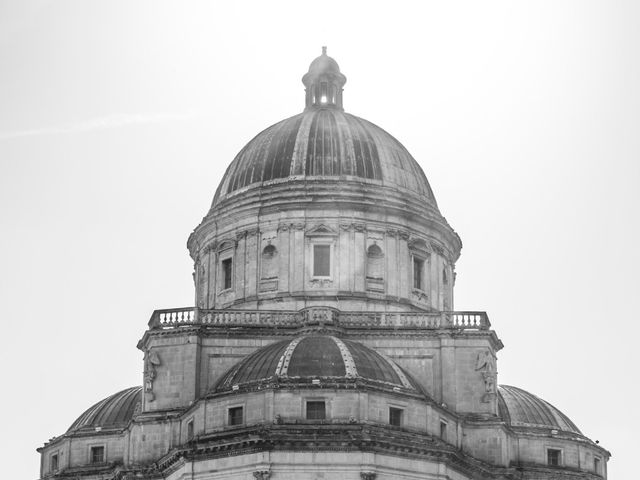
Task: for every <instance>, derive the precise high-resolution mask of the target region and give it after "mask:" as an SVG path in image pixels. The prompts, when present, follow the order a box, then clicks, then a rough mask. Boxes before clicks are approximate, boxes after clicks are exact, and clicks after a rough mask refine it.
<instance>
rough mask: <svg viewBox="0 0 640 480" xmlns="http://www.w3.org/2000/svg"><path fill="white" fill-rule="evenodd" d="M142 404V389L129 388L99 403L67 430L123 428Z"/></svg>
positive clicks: (69, 431)
mask: <svg viewBox="0 0 640 480" xmlns="http://www.w3.org/2000/svg"><path fill="white" fill-rule="evenodd" d="M141 402H142V387H131V388H127V389H126V390H122V391H121V392H118V393H114V394H113V395H111V396H109V397H107V398H105V399H104V400H101V401H99V402H98V403H96V404H95V405H94V406H92V407H91V408H89V409H88V410H87V411H85V412H84V413H83V414H82V415H80V416H79V417H78V419H77V420H76V421H75V422H73V424H72V425H71V426H70V427H69V430H67V433H71V432H75V431H78V430H85V429H90V430H95V429H96V428H100V429H108V428H124V427H126V426H127V425H128V424H129V422H130V421H131V419H132V418H133V414H134V413H135V410H136V407H137V406H138V405H139V404H140V403H141Z"/></svg>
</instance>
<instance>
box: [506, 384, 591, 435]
mask: <svg viewBox="0 0 640 480" xmlns="http://www.w3.org/2000/svg"><path fill="white" fill-rule="evenodd" d="M498 393H499V401H498V407H499V410H500V416H501V417H502V418H503V419H504V420H505V421H506V422H507V423H509V424H510V425H513V426H517V427H542V428H551V429H557V430H563V431H565V432H573V433H579V434H582V432H580V429H578V427H576V425H575V424H574V423H573V422H572V421H571V420H569V418H568V417H567V416H566V415H565V414H564V413H562V412H561V411H560V410H558V409H557V408H556V407H554V406H553V405H551V404H550V403H548V402H546V401H544V400H542V399H541V398H538V397H536V396H535V395H533V394H532V393H529V392H526V391H524V390H522V389H520V388H517V387H511V386H509V385H500V386H499V387H498Z"/></svg>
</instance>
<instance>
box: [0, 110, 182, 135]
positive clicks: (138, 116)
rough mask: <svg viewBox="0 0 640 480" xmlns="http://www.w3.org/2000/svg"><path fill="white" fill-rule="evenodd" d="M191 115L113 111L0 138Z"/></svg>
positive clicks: (141, 122)
mask: <svg viewBox="0 0 640 480" xmlns="http://www.w3.org/2000/svg"><path fill="white" fill-rule="evenodd" d="M192 117H193V112H186V113H113V114H110V115H105V116H103V117H94V118H90V119H87V120H83V121H80V122H74V123H66V124H62V125H55V126H49V127H41V128H32V129H28V130H17V131H13V132H11V131H9V132H0V140H6V139H10V138H19V137H31V136H36V135H56V134H69V133H82V132H92V131H96V130H106V129H109V128H120V127H125V126H127V125H139V124H145V123H161V122H172V121H182V120H187V119H189V118H192Z"/></svg>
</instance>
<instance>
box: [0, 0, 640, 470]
mask: <svg viewBox="0 0 640 480" xmlns="http://www.w3.org/2000/svg"><path fill="white" fill-rule="evenodd" d="M307 5H308V6H307ZM639 21H640V3H637V2H632V1H630V2H623V1H611V0H602V1H600V2H594V1H573V2H570V1H557V0H555V1H536V2H515V1H505V2H498V3H496V2H476V1H471V2H468V3H466V2H436V3H428V2H415V3H408V2H402V1H394V2H390V1H388V2H385V3H377V2H372V1H367V2H355V1H352V2H332V1H325V2H321V3H318V2H313V3H311V2H309V3H307V2H305V3H304V4H303V3H302V2H288V3H285V2H274V1H270V2H257V1H256V2H240V1H236V2H206V1H201V2H196V1H175V2H169V1H162V0H153V1H151V0H149V1H130V0H110V1H108V2H107V1H101V2H99V1H89V0H77V1H67V0H58V1H55V2H54V1H33V0H32V1H24V0H14V1H11V0H0V227H1V228H2V235H0V305H1V307H2V316H3V321H4V329H3V336H2V338H3V339H4V342H3V343H4V346H3V348H2V349H0V361H1V362H2V366H3V368H2V371H3V376H4V381H3V393H4V394H3V395H2V396H1V400H0V401H1V402H2V403H1V407H2V408H1V411H2V412H3V413H4V416H5V418H4V420H3V435H2V438H1V440H0V442H2V443H1V444H0V451H1V452H2V453H3V456H5V458H7V459H8V460H9V459H10V461H6V462H4V465H3V471H4V474H3V475H4V476H6V477H7V478H32V479H34V478H37V477H38V474H39V456H38V455H37V454H36V452H35V448H36V447H38V446H40V445H42V443H43V442H45V441H46V440H47V439H49V438H50V437H52V436H54V435H59V434H62V433H64V431H65V430H66V429H67V428H68V426H69V425H70V424H71V423H72V422H73V420H74V419H75V418H76V417H77V416H78V415H80V413H82V412H83V411H84V410H85V409H86V408H87V407H89V406H90V405H92V404H93V403H95V402H96V401H98V400H100V399H102V398H104V397H106V396H107V395H109V394H111V393H114V392H116V391H118V390H120V389H123V388H125V387H128V386H131V385H135V384H140V383H141V380H142V379H141V371H142V355H141V352H139V351H138V350H137V349H136V348H135V345H136V342H137V340H138V339H139V338H140V337H141V336H142V333H143V332H144V330H145V328H146V323H147V321H148V318H149V316H150V314H151V312H152V311H153V310H154V309H156V308H168V307H178V306H187V305H192V304H193V288H192V280H191V272H192V264H191V261H190V259H189V256H188V253H187V251H186V247H185V244H186V239H187V236H188V235H189V233H190V232H191V230H192V229H193V228H194V227H195V226H196V225H197V224H198V223H199V221H200V220H201V218H202V216H203V215H204V214H205V213H206V212H207V210H208V208H209V204H210V202H211V199H212V198H213V194H214V192H215V189H216V186H217V184H218V182H219V180H220V178H221V176H222V174H223V173H224V169H225V168H226V166H227V164H228V163H229V162H231V160H232V159H233V157H234V156H235V154H236V153H237V152H238V151H239V150H240V149H241V148H242V146H243V145H244V144H245V143H246V142H248V141H249V140H250V139H251V138H252V137H253V136H254V135H255V134H256V133H258V132H259V131H260V130H262V129H264V128H265V127H267V126H269V125H271V124H272V123H275V122H276V121H279V120H281V119H282V118H285V117H287V116H290V115H294V114H296V113H299V112H300V111H302V108H303V104H304V91H303V87H302V83H301V82H300V79H301V77H302V75H303V74H304V73H305V72H306V69H307V67H308V65H309V63H310V62H311V60H312V59H313V58H315V57H316V56H317V55H319V53H320V47H321V46H322V45H327V46H328V47H329V49H328V53H329V54H330V55H331V56H333V57H334V58H336V60H338V62H339V63H340V66H341V68H342V71H343V72H344V73H345V74H346V76H347V78H348V81H347V84H346V87H345V96H344V104H345V109H346V110H347V111H348V112H350V113H353V114H355V115H358V116H361V117H364V118H366V119H368V120H371V121H373V122H374V123H377V124H378V125H380V126H381V127H383V128H384V129H386V130H387V131H389V132H390V133H391V134H392V135H394V136H395V137H396V138H398V139H399V140H400V141H401V142H403V143H404V145H405V146H406V147H407V148H408V149H409V151H410V152H411V153H412V154H413V156H414V157H415V158H416V159H417V160H418V162H419V163H420V164H421V165H422V167H423V168H424V170H425V172H426V174H427V177H428V178H429V180H430V182H431V185H432V187H433V189H434V192H435V194H436V197H437V199H438V202H439V206H440V209H441V211H442V212H443V214H444V215H445V216H446V217H447V219H448V220H449V222H450V223H451V225H452V226H453V227H454V228H455V229H456V231H457V232H458V233H459V234H460V236H461V237H462V240H463V242H464V248H463V253H462V257H461V259H460V261H459V262H458V265H457V271H458V281H457V286H456V308H457V309H459V310H462V309H469V310H486V311H487V312H488V313H489V316H490V318H491V321H492V323H493V326H494V327H495V329H496V330H497V332H498V335H499V336H500V337H501V339H502V340H503V342H504V344H505V348H504V349H503V350H502V351H501V352H500V353H499V363H498V368H499V381H500V383H505V384H510V385H516V386H519V387H522V388H525V389H527V390H529V391H531V392H533V393H535V394H537V395H538V396H540V397H542V398H544V399H546V400H548V401H550V402H551V403H553V404H554V405H556V406H557V407H559V408H560V409H561V410H562V411H564V412H565V413H566V414H568V415H569V417H570V418H572V419H573V420H574V421H575V422H576V423H577V425H578V426H579V427H580V428H581V429H582V430H583V432H584V433H585V434H586V435H588V436H590V437H591V438H592V439H599V440H600V442H601V445H603V446H605V448H608V449H609V450H611V451H612V453H613V458H612V460H611V462H610V464H609V474H610V478H612V479H616V478H631V477H632V475H633V473H635V472H636V471H637V468H636V464H637V461H636V459H635V458H634V455H637V453H636V452H635V450H636V449H635V448H634V447H636V446H637V435H634V434H633V431H634V430H637V429H638V428H640V418H639V413H638V412H639V411H640V410H639V409H638V408H637V405H636V403H637V402H636V400H637V398H638V393H640V389H639V388H638V381H639V379H640V378H639V377H640V375H639V374H638V370H637V366H636V363H637V361H636V360H637V359H636V357H635V356H632V352H633V351H635V352H637V351H638V349H637V342H638V334H640V327H639V326H638V323H639V319H638V311H639V310H640V309H639V308H638V303H639V302H638V295H637V291H638V287H639V283H640V282H638V272H639V271H640V254H639V251H640V250H639V249H638V248H637V245H638V244H639V243H640V215H638V212H637V208H638V206H639V204H640V194H639V193H638V190H637V188H636V186H637V184H638V182H639V181H640V166H639V163H640V162H639V160H640V135H639V133H640V93H639V92H640V89H639V87H638V86H639V85H640V34H639V28H638V25H639Z"/></svg>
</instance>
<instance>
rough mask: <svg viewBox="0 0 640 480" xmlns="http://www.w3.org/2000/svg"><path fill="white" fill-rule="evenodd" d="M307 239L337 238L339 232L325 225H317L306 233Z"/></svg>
mask: <svg viewBox="0 0 640 480" xmlns="http://www.w3.org/2000/svg"><path fill="white" fill-rule="evenodd" d="M305 235H306V236H307V237H335V236H337V235H338V232H337V231H336V230H335V229H334V228H332V227H330V226H328V225H325V224H324V223H321V224H319V225H316V226H314V227H312V228H311V229H309V230H307V231H306V232H305Z"/></svg>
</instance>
